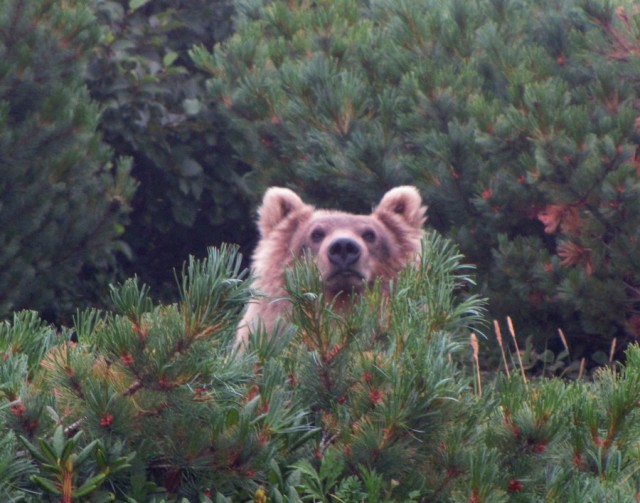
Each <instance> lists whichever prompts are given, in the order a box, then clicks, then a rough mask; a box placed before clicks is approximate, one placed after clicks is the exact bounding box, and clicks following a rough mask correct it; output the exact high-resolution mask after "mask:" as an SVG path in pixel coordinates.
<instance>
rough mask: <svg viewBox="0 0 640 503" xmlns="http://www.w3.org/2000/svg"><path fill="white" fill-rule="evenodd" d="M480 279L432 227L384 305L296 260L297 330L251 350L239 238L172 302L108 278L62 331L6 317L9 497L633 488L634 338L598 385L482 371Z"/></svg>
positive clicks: (195, 269) (198, 267) (0, 477)
mask: <svg viewBox="0 0 640 503" xmlns="http://www.w3.org/2000/svg"><path fill="white" fill-rule="evenodd" d="M471 272H472V269H470V268H469V267H468V266H465V265H464V264H462V263H461V255H460V253H459V251H458V249H457V247H456V246H454V245H453V244H452V243H451V242H450V241H447V240H444V239H442V238H441V237H438V236H436V235H435V234H429V235H428V236H427V237H425V240H424V247H423V260H422V262H421V263H420V264H418V265H417V267H413V266H411V267H409V268H408V269H407V270H406V271H404V272H403V273H402V275H401V277H400V278H399V280H398V283H397V284H396V285H395V286H394V295H393V296H392V297H391V298H390V299H385V298H383V297H382V296H381V295H380V293H379V288H378V286H374V287H373V288H372V289H371V290H370V291H369V292H367V293H366V294H365V295H364V296H362V297H361V298H358V299H354V307H353V310H352V311H351V312H350V313H349V314H348V315H340V314H339V313H337V312H334V311H333V309H332V308H331V305H327V304H326V303H325V300H324V299H323V296H322V289H321V288H319V287H320V285H319V283H318V275H317V270H316V269H315V268H314V267H313V264H309V263H306V262H304V261H302V262H301V263H299V264H297V265H296V267H295V268H294V270H292V271H291V272H290V274H289V275H288V281H287V289H288V295H289V297H290V299H291V301H292V308H293V311H292V314H291V322H292V325H291V326H290V327H288V328H285V329H284V331H283V332H280V333H279V335H278V336H276V337H275V338H272V337H271V336H270V335H271V334H265V333H261V332H257V333H255V334H253V335H252V338H251V339H250V341H249V344H248V347H247V348H246V349H245V351H244V352H242V353H234V352H233V349H232V348H233V340H234V335H235V327H236V324H237V323H238V321H239V319H240V316H241V311H242V307H243V305H244V304H245V303H246V301H247V300H248V298H249V296H250V293H251V288H250V281H249V278H248V277H247V275H246V271H245V270H243V269H242V267H241V259H240V257H239V256H238V255H237V248H231V247H222V248H220V249H210V250H209V254H208V256H207V257H206V258H205V259H202V260H195V259H193V258H192V259H191V260H190V261H189V263H188V264H187V265H185V267H184V268H183V270H182V272H181V274H180V275H179V276H178V284H179V287H178V290H179V293H178V297H179V299H180V300H179V301H178V302H177V303H176V304H171V305H166V304H161V303H158V302H157V301H156V300H154V299H153V297H152V296H151V292H150V290H149V288H148V287H146V286H144V285H143V284H141V283H140V281H139V280H138V279H137V278H132V279H129V280H127V281H126V282H124V283H122V284H120V285H114V286H112V287H111V297H112V302H113V310H111V311H99V310H96V309H90V310H85V311H79V312H78V313H77V315H76V316H75V318H74V325H73V326H72V327H70V328H65V329H63V330H62V331H61V332H60V331H58V330H56V329H55V328H54V327H51V326H50V325H48V324H47V323H45V322H43V321H42V320H40V319H39V318H38V316H37V314H36V313H34V312H29V311H23V312H20V313H17V314H15V316H14V318H13V320H12V321H11V322H9V321H6V322H3V323H2V324H1V325H0V377H1V379H0V446H2V447H3V448H2V449H1V450H0V494H1V495H2V496H3V497H5V499H7V500H8V501H25V502H35V501H69V502H71V501H73V502H81V501H98V500H100V501H146V502H158V503H159V502H161V501H164V502H175V503H178V502H180V503H183V502H185V501H193V502H208V501H216V502H231V501H263V502H264V501H283V502H285V501H286V502H301V501H326V502H336V503H337V502H341V501H347V502H353V503H356V502H361V501H379V502H391V501H407V502H409V501H416V502H417V501H433V502H445V501H446V502H451V501H460V502H469V501H471V502H478V503H480V502H494V501H522V502H530V501H549V502H558V503H560V502H563V503H566V502H569V503H582V502H591V501H592V502H594V503H595V502H600V501H619V502H628V501H633V500H634V499H636V498H637V495H638V487H640V458H639V457H638V442H637V438H638V434H639V432H638V424H640V423H639V421H638V419H639V418H638V414H639V410H640V409H639V408H638V403H640V402H639V400H640V348H639V347H638V346H636V345H632V346H631V347H630V348H629V349H628V350H627V357H626V362H625V364H624V365H622V364H615V365H612V366H610V367H607V368H602V369H600V370H598V371H597V372H595V374H594V375H593V378H592V379H590V380H576V381H572V382H570V381H566V380H560V379H557V378H553V379H546V378H538V379H535V380H531V379H529V378H527V376H526V374H525V373H521V372H520V370H521V369H519V368H517V365H516V368H513V367H511V366H509V368H510V369H511V371H510V373H508V371H505V373H504V374H503V373H502V372H499V373H497V375H496V377H495V379H493V378H489V377H488V376H487V375H486V374H482V373H480V372H479V369H478V367H477V363H478V359H477V358H476V357H475V356H474V352H475V351H476V349H473V348H474V344H473V343H472V344H469V334H470V331H471V330H473V331H474V332H477V333H478V334H480V332H479V330H480V329H482V328H483V326H484V324H483V313H484V301H483V300H482V299H480V298H478V297H474V296H469V295H468V294H464V296H463V297H462V298H461V296H460V293H461V292H465V291H466V290H467V289H468V287H469V286H470V283H471V282H472V281H473V278H472V276H471V275H470V274H471ZM72 334H73V336H74V337H71V335H72ZM72 340H77V342H72ZM504 346H505V352H507V353H510V354H511V356H515V354H514V353H515V351H516V348H515V347H514V346H509V345H508V344H506V343H505V344H504ZM476 347H477V346H476ZM474 376H476V377H474Z"/></svg>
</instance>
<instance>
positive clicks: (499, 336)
mask: <svg viewBox="0 0 640 503" xmlns="http://www.w3.org/2000/svg"><path fill="white" fill-rule="evenodd" d="M493 328H494V331H495V333H496V339H497V340H498V346H500V352H501V353H502V361H503V363H504V370H505V371H506V372H507V377H509V378H510V377H511V373H510V372H509V364H508V363H507V355H506V354H505V352H504V344H502V331H501V330H500V324H499V323H498V320H493Z"/></svg>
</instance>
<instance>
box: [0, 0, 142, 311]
mask: <svg viewBox="0 0 640 503" xmlns="http://www.w3.org/2000/svg"><path fill="white" fill-rule="evenodd" d="M97 37H98V33H97V29H96V26H95V23H94V18H93V16H92V14H91V12H90V11H89V9H88V8H87V5H86V2H84V1H71V2H64V4H63V3H61V2H57V1H43V2H26V3H25V2H21V1H13V0H3V1H2V2H0V145H1V147H0V172H1V173H2V176H1V177H0V194H1V196H0V271H1V272H0V316H1V317H3V318H4V317H5V316H7V315H8V314H9V313H10V312H11V311H12V310H17V309H24V308H30V309H37V310H40V311H45V312H46V313H47V315H48V316H49V317H53V318H55V317H63V316H64V315H67V314H69V312H70V310H71V307H72V306H73V305H80V304H84V305H86V304H87V303H88V302H91V301H94V302H95V301H97V300H99V299H100V296H101V293H102V292H101V290H100V288H99V287H98V286H97V283H96V282H95V281H93V280H92V278H94V277H95V276H103V277H102V281H103V282H104V276H105V275H106V274H107V273H109V270H110V268H112V267H113V265H114V254H115V252H116V251H119V250H120V251H121V250H123V249H124V245H123V244H122V243H121V242H120V241H118V238H119V237H120V236H121V234H122V232H123V223H124V217H125V216H126V214H127V213H128V201H129V199H130V197H131V195H132V193H133V189H134V184H133V182H132V180H131V179H130V178H129V174H128V172H129V167H130V166H129V163H128V162H125V161H121V162H119V163H118V165H117V166H112V164H111V162H110V159H111V158H112V153H111V151H110V150H109V149H108V148H107V147H106V146H105V145H104V144H103V143H102V142H101V138H100V136H99V135H98V134H97V133H96V128H97V122H98V118H99V109H98V107H97V106H96V104H95V103H94V102H92V101H91V100H90V98H89V95H88V92H87V89H86V86H85V84H84V69H85V66H86V61H87V57H88V55H89V53H90V51H91V50H92V48H93V47H94V45H95V43H96V42H97Z"/></svg>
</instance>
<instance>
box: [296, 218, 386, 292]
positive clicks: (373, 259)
mask: <svg viewBox="0 0 640 503" xmlns="http://www.w3.org/2000/svg"><path fill="white" fill-rule="evenodd" d="M291 250H292V253H293V254H294V255H295V256H297V257H300V256H302V255H307V254H308V255H311V256H312V257H313V258H314V261H315V262H316V264H317V266H318V269H319V270H320V275H321V277H322V281H323V284H324V288H325V291H326V292H327V293H329V294H331V295H336V294H337V293H339V292H346V293H349V292H352V291H355V292H358V293H359V292H361V291H362V290H363V288H364V286H365V284H368V285H371V284H372V283H373V282H374V281H375V279H376V278H377V277H378V276H380V275H381V274H380V273H381V272H382V271H384V270H386V266H385V264H388V263H389V261H390V257H392V256H397V255H398V250H397V245H396V244H395V243H394V240H393V235H392V234H391V232H390V231H389V229H387V228H386V227H385V226H384V224H382V223H381V222H380V221H379V220H378V219H376V218H375V217H372V216H365V215H350V214H346V213H339V212H326V211H316V212H315V213H314V214H313V216H312V217H311V218H310V219H309V220H308V221H305V222H303V223H302V225H300V227H299V228H298V229H297V231H296V233H295V234H294V236H293V238H292V240H291Z"/></svg>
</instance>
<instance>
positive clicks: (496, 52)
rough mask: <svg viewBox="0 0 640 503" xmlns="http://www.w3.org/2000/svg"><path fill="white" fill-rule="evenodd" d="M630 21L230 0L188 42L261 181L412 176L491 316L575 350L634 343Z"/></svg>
mask: <svg viewBox="0 0 640 503" xmlns="http://www.w3.org/2000/svg"><path fill="white" fill-rule="evenodd" d="M638 20H639V14H638V11H637V9H635V7H634V6H633V5H630V6H629V7H625V6H619V7H616V6H615V5H613V4H611V3H608V2H604V1H603V2H600V1H598V0H596V1H589V2H583V1H579V0H576V1H570V2H561V3H558V2H551V1H549V2H547V1H545V2H539V1H533V0H529V1H524V2H523V1H515V0H507V1H495V0H479V1H476V2H463V1H457V0H451V1H447V2H442V1H435V0H407V1H386V0H377V1H373V2H369V1H366V2H365V1H358V0H344V1H339V2H335V1H320V2H307V1H297V2H289V1H287V2H285V1H284V0H274V1H269V2H258V3H256V2H244V3H241V4H239V6H238V13H237V19H236V33H235V34H234V35H233V36H232V37H230V38H229V39H227V40H225V41H224V42H223V43H221V44H219V45H218V46H216V47H215V48H214V50H213V51H209V50H208V48H207V47H205V46H198V47H196V48H194V49H193V51H192V52H191V56H192V58H193V60H194V62H195V63H196V64H197V65H198V66H199V67H200V68H202V69H203V70H205V71H208V72H209V74H210V75H211V79H210V81H209V88H210V90H211V97H212V99H213V100H215V103H216V105H217V106H222V107H223V108H224V110H226V112H227V115H228V117H229V121H230V126H231V127H232V128H233V131H235V132H236V135H235V136H233V139H234V146H235V148H236V150H237V152H238V155H239V156H240V158H241V159H242V160H243V161H244V162H245V163H247V164H248V165H249V166H251V167H252V171H251V172H250V173H249V175H248V177H247V179H248V181H249V183H251V184H253V186H255V187H257V188H258V189H261V188H263V187H264V186H265V185H270V184H283V185H289V186H292V187H294V188H295V189H296V190H297V191H299V192H300V193H302V194H305V196H306V197H307V198H308V199H309V200H312V201H317V202H322V204H323V205H327V204H328V205H336V206H340V207H343V208H345V209H347V210H357V211H364V212H366V210H367V206H366V205H368V204H370V201H373V200H376V199H377V198H378V197H379V196H380V195H381V194H382V193H383V192H384V191H385V190H387V189H388V188H389V187H391V186H394V185H398V184H400V183H412V184H416V185H418V186H419V188H420V189H421V192H422V193H423V195H424V197H425V199H426V201H427V203H428V204H429V206H430V207H429V221H430V223H431V224H432V225H433V226H434V227H435V228H436V229H438V230H439V231H441V232H443V233H445V234H446V235H447V236H448V237H450V238H451V239H453V240H454V241H455V242H457V243H458V244H459V245H460V247H461V250H462V251H463V253H464V255H465V256H466V257H467V260H469V261H471V262H472V263H475V264H477V266H478V273H479V284H480V287H481V289H482V292H484V293H485V294H486V295H488V296H489V298H490V306H491V310H492V313H493V315H494V317H499V318H502V317H503V316H504V315H511V316H512V317H513V318H514V320H515V322H516V325H517V326H518V327H520V329H519V330H520V332H523V333H524V335H525V336H527V337H529V336H533V340H534V343H535V346H536V349H537V350H538V351H541V350H542V349H543V348H545V347H546V346H547V343H548V342H549V344H551V346H552V347H551V349H553V350H559V349H560V348H559V346H558V345H557V344H558V343H559V341H558V340H557V338H556V337H555V334H556V330H557V328H559V327H560V328H562V329H563V330H564V332H565V334H566V335H567V338H568V340H569V341H570V342H571V354H572V356H573V357H574V358H576V357H579V356H582V355H585V354H588V353H590V352H593V351H596V350H604V351H606V352H608V349H609V346H610V344H611V341H612V339H613V338H614V337H616V338H618V348H621V347H624V345H625V344H621V343H620V342H622V341H624V342H625V343H626V342H629V341H633V340H635V339H636V338H637V335H638V323H637V321H638V320H637V314H636V311H637V308H638V306H637V300H638V299H637V297H638V296H637V291H638V285H640V277H639V275H638V274H639V273H638V271H639V270H640V268H639V267H638V261H639V257H640V249H639V248H638V235H637V232H638V216H639V215H640V202H639V201H640V198H638V174H637V167H638V155H637V152H636V146H637V144H638V140H639V136H638V124H637V120H636V117H637V116H638V110H637V99H636V97H637V94H638V84H637V79H636V78H635V77H634V75H637V70H638V69H637V58H635V57H633V56H632V55H633V54H635V53H636V51H637V49H638V33H639V30H638Z"/></svg>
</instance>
